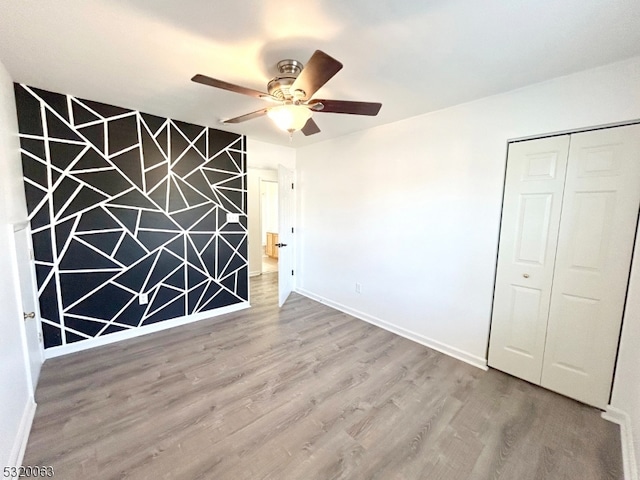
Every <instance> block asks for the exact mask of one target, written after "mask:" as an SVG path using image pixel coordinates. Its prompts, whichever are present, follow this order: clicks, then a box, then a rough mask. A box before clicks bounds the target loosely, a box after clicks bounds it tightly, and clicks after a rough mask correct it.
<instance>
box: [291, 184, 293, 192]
mask: <svg viewBox="0 0 640 480" xmlns="http://www.w3.org/2000/svg"><path fill="white" fill-rule="evenodd" d="M291 190H293V182H291Z"/></svg>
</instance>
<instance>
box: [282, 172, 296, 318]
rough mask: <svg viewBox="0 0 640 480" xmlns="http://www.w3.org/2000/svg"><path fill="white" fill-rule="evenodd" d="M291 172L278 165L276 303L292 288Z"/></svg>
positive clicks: (284, 300)
mask: <svg viewBox="0 0 640 480" xmlns="http://www.w3.org/2000/svg"><path fill="white" fill-rule="evenodd" d="M293 208H294V196H293V172H292V171H291V170H289V169H287V168H285V167H283V166H282V165H279V166H278V242H279V243H278V305H279V306H280V307H281V306H282V305H284V302H286V301H287V298H288V297H289V294H290V293H291V290H293V273H294V272H293V253H294V252H293Z"/></svg>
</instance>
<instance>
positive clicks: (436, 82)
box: [0, 0, 640, 147]
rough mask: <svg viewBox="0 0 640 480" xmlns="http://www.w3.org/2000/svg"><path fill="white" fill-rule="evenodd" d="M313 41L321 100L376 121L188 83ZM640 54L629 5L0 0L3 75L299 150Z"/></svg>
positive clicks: (267, 71) (264, 76)
mask: <svg viewBox="0 0 640 480" xmlns="http://www.w3.org/2000/svg"><path fill="white" fill-rule="evenodd" d="M316 49H320V50H323V51H325V52H327V53H328V54H329V55H332V56H334V57H336V58H337V59H338V60H340V61H341V62H342V63H343V64H344V68H343V69H342V71H340V72H339V73H338V74H337V75H336V76H335V77H334V78H333V79H332V80H331V81H330V82H329V83H328V84H327V85H326V86H325V87H323V88H322V89H321V90H320V91H319V92H318V93H317V94H316V97H317V98H335V99H340V100H363V101H379V102H382V104H383V106H382V110H381V112H380V114H379V115H378V116H377V117H375V118H369V117H357V116H349V115H338V114H323V113H317V114H314V118H315V120H316V122H317V124H318V125H319V126H320V128H321V129H322V132H321V133H320V134H317V135H314V136H310V137H304V136H303V135H302V134H301V133H299V132H298V133H296V134H295V135H294V138H293V141H292V142H291V143H289V138H288V135H287V134H286V133H284V132H281V131H279V130H277V129H276V128H275V126H274V125H273V124H272V123H271V121H270V120H268V119H267V118H266V117H265V118H258V119H254V120H250V121H248V122H246V123H242V124H239V125H234V126H232V125H223V126H221V125H220V124H219V123H218V122H219V120H220V119H221V118H230V117H234V116H237V115H240V114H243V113H247V112H250V111H253V110H257V109H259V108H262V107H263V106H268V105H269V104H267V103H266V102H263V101H261V100H258V99H253V98H249V97H244V96H242V95H238V94H234V93H231V92H226V91H221V90H216V89H213V88H210V87H205V86H203V85H199V84H195V83H193V82H191V81H190V78H191V77H192V76H193V75H194V74H195V73H202V74H205V75H208V76H211V77H215V78H219V79H222V80H226V81H229V82H233V83H237V84H240V85H244V86H247V87H250V88H254V89H257V90H262V91H264V90H265V89H266V83H267V82H268V80H269V79H270V78H271V77H272V76H273V75H274V74H275V63H276V62H277V61H278V60H281V59H283V58H294V59H297V60H300V61H302V62H306V60H307V59H308V58H309V57H310V56H311V54H312V53H313V51H314V50H316ZM635 55H640V1H638V0H561V1H559V0H482V1H479V0H411V1H408V0H304V1H297V2H295V1H292V0H287V1H284V0H181V1H179V2H178V1H171V0H161V1H159V0H91V1H87V0H55V1H54V0H44V1H43V0H2V2H1V3H0V61H1V62H2V63H3V64H4V65H5V66H6V68H7V69H8V70H9V73H10V74H11V76H12V78H13V79H14V80H15V81H17V82H21V83H26V84H29V85H33V86H36V87H40V88H45V89H49V90H53V91H56V92H61V93H68V94H72V95H76V96H79V97H83V98H88V99H91V100H97V101H102V102H106V103H111V104H115V105H120V106H124V107H129V108H134V109H138V110H141V111H144V112H148V113H154V114H157V115H161V116H167V117H171V118H175V119H179V120H184V121H189V122H193V123H196V124H201V125H209V126H213V127H216V128H222V129H224V130H230V131H234V132H238V133H242V134H246V135H248V136H251V137H252V138H254V139H256V140H262V141H265V142H270V143H276V144H282V145H291V146H294V147H297V146H302V145H307V144H309V143H313V142H316V141H322V140H326V139H329V138H333V137H337V136H340V135H345V134H347V133H350V132H354V131H357V130H362V129H366V128H369V127H372V126H375V125H379V124H383V123H389V122H393V121H397V120H400V119H404V118H408V117H411V116H414V115H418V114H422V113H426V112H430V111H434V110H438V109H441V108H444V107H448V106H451V105H455V104H459V103H463V102H467V101H470V100H473V99H477V98H481V97H484V96H487V95H492V94H495V93H500V92H504V91H508V90H512V89H515V88H519V87H522V86H525V85H529V84H532V83H536V82H540V81H543V80H546V79H550V78H553V77H557V76H562V75H566V74H569V73H572V72H576V71H580V70H584V69H587V68H591V67H595V66H598V65H603V64H606V63H611V62H614V61H617V60H621V59H624V58H628V57H631V56H635Z"/></svg>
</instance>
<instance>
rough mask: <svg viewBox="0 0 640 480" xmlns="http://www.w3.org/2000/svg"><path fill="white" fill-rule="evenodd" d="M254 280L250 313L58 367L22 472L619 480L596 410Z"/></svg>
mask: <svg viewBox="0 0 640 480" xmlns="http://www.w3.org/2000/svg"><path fill="white" fill-rule="evenodd" d="M276 281H277V275H276V274H269V275H262V276H261V277H257V278H255V279H252V284H251V289H252V290H251V295H252V297H251V301H252V305H254V306H253V307H252V308H251V309H249V310H245V311H242V312H237V313H233V314H229V315H225V316H222V317H217V318H213V319H210V320H204V321H201V322H197V323H195V324H190V325H187V326H184V327H178V328H175V329H172V330H167V331H164V332H160V333H156V334H152V335H147V336H145V337H140V338H137V339H133V340H129V341H126V342H121V343H119V344H117V345H109V346H105V347H100V348H97V349H93V350H90V351H86V352H81V353H77V354H72V355H68V356H65V357H61V358H57V359H52V360H48V361H47V362H46V363H45V365H44V368H43V370H42V376H41V379H40V384H39V386H38V389H37V402H38V409H37V412H36V418H35V421H34V425H33V429H32V432H31V436H30V439H29V443H28V446H27V451H26V455H25V459H24V465H52V466H53V467H54V469H55V478H59V479H64V480H73V479H83V480H85V479H101V480H102V479H185V480H196V479H215V480H226V479H229V480H242V479H274V480H276V479H277V480H284V479H296V480H316V479H317V480H328V479H384V480H388V479H396V480H399V479H406V480H414V479H429V480H438V479H442V480H456V479H508V480H527V479H536V480H537V479H580V480H603V479H621V478H622V472H621V470H622V467H621V454H620V451H621V450H620V440H619V431H618V427H617V426H616V425H613V424H611V423H609V422H607V421H605V420H603V419H601V418H600V412H599V411H597V410H595V409H593V408H590V407H587V406H584V405H582V404H579V403H577V402H574V401H572V400H569V399H567V398H564V397H561V396H559V395H556V394H554V393H552V392H549V391H546V390H543V389H541V388H539V387H536V386H533V385H530V384H528V383H526V382H523V381H520V380H517V379H515V378H513V377H510V376H508V375H506V374H503V373H501V372H498V371H495V370H490V371H488V372H484V371H482V370H478V369H476V368H474V367H471V366H469V365H466V364H465V363H462V362H460V361H457V360H455V359H452V358H449V357H447V356H445V355H442V354H440V353H437V352H435V351H433V350H430V349H428V348H426V347H423V346H421V345H418V344H415V343H413V342H411V341H409V340H405V339H403V338H401V337H397V336H395V335H393V334H391V333H388V332H386V331H384V330H381V329H379V328H376V327H374V326H371V325H369V324H367V323H365V322H362V321H359V320H356V319H354V318H352V317H350V316H348V315H346V314H343V313H341V312H337V311H335V310H333V309H331V308H329V307H327V306H325V305H322V304H319V303H316V302H314V301H312V300H309V299H307V298H304V297H302V296H299V295H296V294H292V296H291V298H290V300H289V301H288V302H287V303H286V305H285V306H284V307H283V308H282V310H279V309H278V307H277V291H276V288H277V286H276Z"/></svg>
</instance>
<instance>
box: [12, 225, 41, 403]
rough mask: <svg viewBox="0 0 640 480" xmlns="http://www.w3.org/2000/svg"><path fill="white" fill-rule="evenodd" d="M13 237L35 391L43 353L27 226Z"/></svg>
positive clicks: (29, 236)
mask: <svg viewBox="0 0 640 480" xmlns="http://www.w3.org/2000/svg"><path fill="white" fill-rule="evenodd" d="M14 239H15V242H14V243H15V250H16V261H17V267H18V277H19V279H18V280H19V282H20V297H21V300H22V310H23V312H24V327H25V334H26V341H27V353H28V355H29V367H30V373H31V382H32V384H33V389H34V391H35V388H36V385H37V384H38V378H39V377H40V369H41V368H42V362H43V358H44V354H43V345H42V331H41V326H40V308H39V305H38V298H37V294H36V292H37V289H36V282H35V268H34V263H33V259H32V255H31V251H32V249H31V235H30V232H29V228H28V227H26V226H25V227H22V228H19V229H18V230H16V231H15V232H14Z"/></svg>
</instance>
